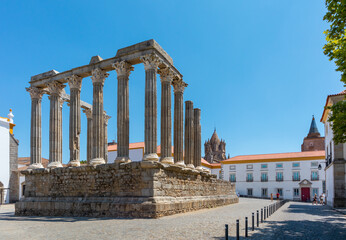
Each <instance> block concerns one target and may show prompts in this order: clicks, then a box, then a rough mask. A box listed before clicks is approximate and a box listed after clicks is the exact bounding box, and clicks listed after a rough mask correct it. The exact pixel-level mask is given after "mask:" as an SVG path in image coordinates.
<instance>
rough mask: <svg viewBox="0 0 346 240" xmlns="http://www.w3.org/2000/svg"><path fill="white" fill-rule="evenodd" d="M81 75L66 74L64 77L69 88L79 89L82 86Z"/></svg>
mask: <svg viewBox="0 0 346 240" xmlns="http://www.w3.org/2000/svg"><path fill="white" fill-rule="evenodd" d="M82 79H83V78H82V77H79V76H77V75H75V74H73V75H71V76H68V77H67V78H66V81H67V82H68V85H69V87H70V88H71V89H78V90H79V91H80V89H81V87H82Z"/></svg>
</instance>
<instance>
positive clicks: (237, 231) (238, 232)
mask: <svg viewBox="0 0 346 240" xmlns="http://www.w3.org/2000/svg"><path fill="white" fill-rule="evenodd" d="M236 238H237V240H239V219H238V220H237V237H236Z"/></svg>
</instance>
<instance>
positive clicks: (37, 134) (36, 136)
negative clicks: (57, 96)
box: [26, 87, 43, 169]
mask: <svg viewBox="0 0 346 240" xmlns="http://www.w3.org/2000/svg"><path fill="white" fill-rule="evenodd" d="M26 90H27V91H28V92H29V93H30V96H31V129H30V166H29V167H28V168H29V169H34V168H43V166H42V155H41V154H42V149H41V147H42V132H41V131H42V127H41V101H42V96H43V91H42V90H41V89H39V88H36V87H29V88H26Z"/></svg>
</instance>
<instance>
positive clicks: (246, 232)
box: [245, 217, 248, 237]
mask: <svg viewBox="0 0 346 240" xmlns="http://www.w3.org/2000/svg"><path fill="white" fill-rule="evenodd" d="M245 237H248V236H247V217H245Z"/></svg>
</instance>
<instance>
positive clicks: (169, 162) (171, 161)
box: [160, 157, 174, 164]
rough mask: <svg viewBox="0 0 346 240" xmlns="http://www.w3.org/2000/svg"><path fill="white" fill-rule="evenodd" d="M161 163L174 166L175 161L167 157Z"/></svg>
mask: <svg viewBox="0 0 346 240" xmlns="http://www.w3.org/2000/svg"><path fill="white" fill-rule="evenodd" d="M160 162H162V163H168V164H174V160H173V158H172V157H165V158H162V159H160Z"/></svg>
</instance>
